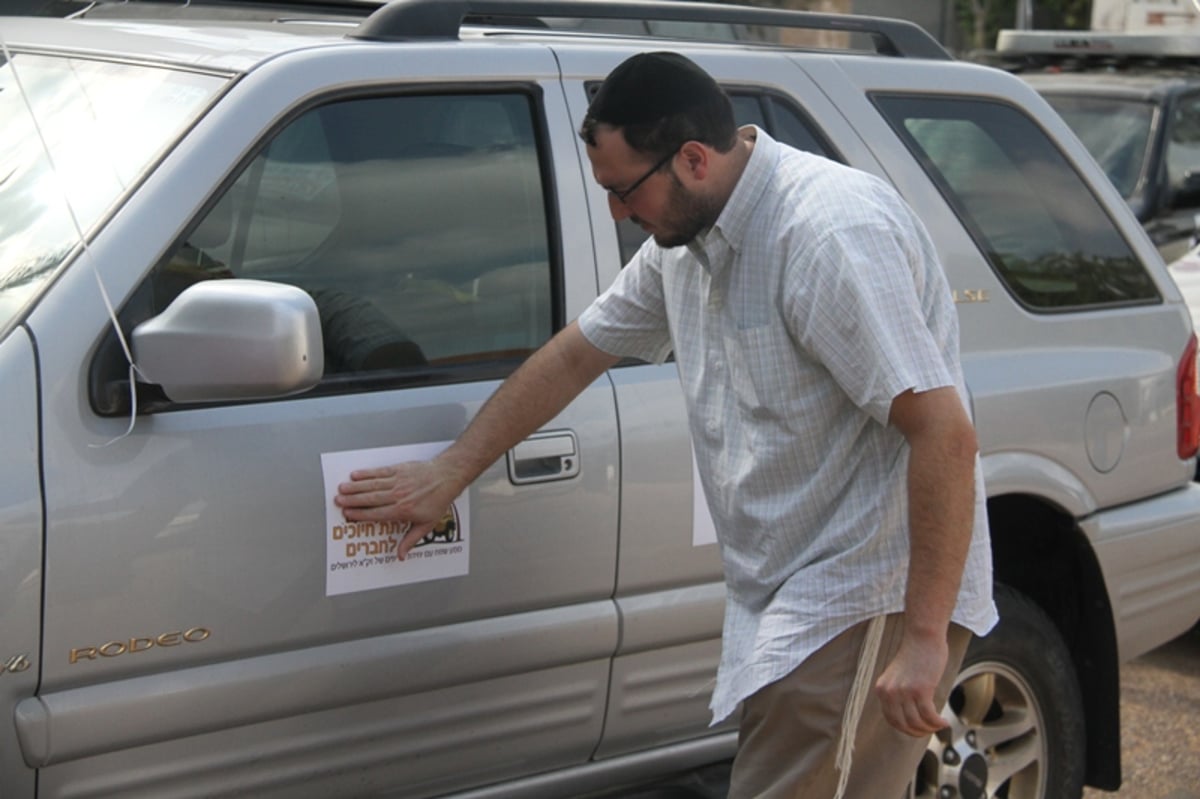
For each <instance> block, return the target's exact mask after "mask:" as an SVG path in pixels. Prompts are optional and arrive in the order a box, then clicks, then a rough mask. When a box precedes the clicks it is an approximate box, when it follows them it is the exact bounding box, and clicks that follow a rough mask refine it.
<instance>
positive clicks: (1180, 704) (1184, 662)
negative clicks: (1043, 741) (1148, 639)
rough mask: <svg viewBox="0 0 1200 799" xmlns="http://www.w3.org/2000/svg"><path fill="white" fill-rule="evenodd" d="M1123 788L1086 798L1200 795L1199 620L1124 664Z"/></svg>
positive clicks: (1192, 798) (1185, 798)
mask: <svg viewBox="0 0 1200 799" xmlns="http://www.w3.org/2000/svg"><path fill="white" fill-rule="evenodd" d="M1121 729H1122V734H1121V761H1122V770H1123V772H1124V776H1125V781H1124V784H1123V785H1122V786H1121V790H1120V791H1118V792H1116V793H1107V792H1104V791H1097V790H1094V789H1091V788H1089V789H1087V790H1086V791H1084V794H1083V795H1084V799H1200V625H1197V626H1196V627H1194V628H1192V630H1191V631H1190V632H1188V633H1186V634H1185V635H1183V636H1181V637H1180V638H1177V639H1176V640H1174V641H1172V642H1171V643H1169V644H1166V645H1165V646H1162V647H1160V648H1158V649H1156V650H1154V651H1153V652H1149V653H1147V654H1145V655H1142V656H1141V657H1140V658H1137V659H1136V660H1133V661H1131V662H1129V663H1126V664H1125V665H1124V666H1123V667H1122V669H1121Z"/></svg>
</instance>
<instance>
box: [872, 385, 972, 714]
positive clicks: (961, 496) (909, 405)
mask: <svg viewBox="0 0 1200 799" xmlns="http://www.w3.org/2000/svg"><path fill="white" fill-rule="evenodd" d="M888 420H889V422H890V423H891V424H893V425H895V427H896V428H897V429H899V430H900V432H901V433H902V434H903V435H904V437H905V439H906V440H907V441H908V444H909V446H910V448H911V452H910V454H909V463H908V503H909V538H910V547H911V557H910V561H909V567H908V586H907V591H906V594H905V606H904V634H903V637H902V638H901V642H900V649H899V651H898V652H897V653H896V656H895V657H894V658H893V659H892V662H891V663H890V664H888V667H887V668H886V669H885V670H884V672H883V674H882V675H880V678H879V680H878V681H877V682H876V686H875V689H876V691H877V692H878V694H879V697H880V700H881V702H882V704H883V712H884V715H885V716H886V717H887V719H888V721H889V722H890V723H891V724H892V726H894V727H896V728H897V729H899V730H900V731H902V732H905V733H907V734H909V735H913V736H922V735H929V734H931V733H934V732H936V731H937V730H939V729H942V728H943V727H945V726H946V724H945V721H944V720H943V719H942V718H941V715H940V714H939V708H937V707H936V706H935V705H934V703H933V695H934V691H935V690H936V687H937V684H938V681H939V679H940V678H941V676H942V673H943V672H944V671H945V669H946V662H947V659H948V657H949V655H948V651H947V650H948V646H947V642H946V636H947V633H948V631H949V627H950V616H951V614H952V613H953V612H954V605H955V602H956V601H957V598H958V589H959V584H960V582H961V580H962V571H963V564H964V563H965V562H966V557H967V549H968V548H969V546H970V543H971V533H972V530H973V527H974V520H975V456H976V453H977V451H978V444H977V442H976V439H975V429H974V426H973V425H972V424H971V420H970V418H969V417H968V416H967V412H966V410H965V409H964V408H963V405H962V402H961V400H960V399H959V395H958V392H957V391H956V390H955V389H954V388H939V389H934V390H932V391H926V392H922V393H919V394H918V393H915V392H913V391H907V392H905V393H904V394H901V395H900V396H898V397H896V398H895V399H894V400H893V401H892V407H891V412H890V414H889V417H888Z"/></svg>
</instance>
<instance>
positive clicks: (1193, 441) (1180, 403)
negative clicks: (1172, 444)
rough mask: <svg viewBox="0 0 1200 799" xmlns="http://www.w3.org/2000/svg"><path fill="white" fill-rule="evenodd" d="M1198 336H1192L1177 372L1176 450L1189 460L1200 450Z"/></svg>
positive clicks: (1181, 456)
mask: <svg viewBox="0 0 1200 799" xmlns="http://www.w3.org/2000/svg"><path fill="white" fill-rule="evenodd" d="M1197 378H1198V376H1197V369H1196V336H1195V334H1193V335H1192V337H1191V339H1189V340H1188V345H1187V347H1186V348H1184V350H1183V357H1182V358H1180V360H1179V369H1178V370H1176V372H1175V414H1176V439H1175V440H1176V450H1177V451H1178V453H1179V457H1180V458H1182V459H1185V460H1186V459H1187V458H1190V457H1192V456H1193V455H1195V454H1196V451H1197V450H1200V396H1198V395H1197V392H1198V391H1200V384H1198V383H1197Z"/></svg>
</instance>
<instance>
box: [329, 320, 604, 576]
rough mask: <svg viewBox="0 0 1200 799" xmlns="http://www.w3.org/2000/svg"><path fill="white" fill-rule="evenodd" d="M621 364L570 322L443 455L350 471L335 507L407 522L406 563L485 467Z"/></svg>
mask: <svg viewBox="0 0 1200 799" xmlns="http://www.w3.org/2000/svg"><path fill="white" fill-rule="evenodd" d="M618 360H619V359H618V358H617V357H616V356H613V355H609V354H608V353H606V352H604V351H602V350H599V349H597V348H596V347H594V346H593V345H592V344H591V343H590V342H589V341H588V340H587V339H586V338H585V337H584V335H583V333H581V332H580V330H579V326H578V325H577V324H575V323H574V322H572V323H571V324H570V325H568V326H567V327H565V328H564V329H563V330H562V331H560V332H559V333H558V334H557V335H556V336H554V338H552V339H550V341H548V342H547V343H546V344H545V345H543V346H542V347H541V348H540V349H539V350H538V351H537V352H535V353H534V354H533V355H531V356H530V357H529V359H528V360H527V361H525V363H523V364H522V365H521V366H520V368H518V369H517V371H515V372H513V374H512V375H511V376H510V377H509V378H508V379H507V380H505V381H504V383H502V384H501V386H500V388H498V389H497V390H496V393H495V394H493V395H492V396H491V398H489V399H488V401H487V402H486V403H484V405H483V407H482V408H481V409H480V410H479V413H478V414H477V415H476V416H475V418H474V419H473V420H472V421H471V423H470V424H469V425H468V426H467V429H466V430H464V431H463V433H462V435H460V436H459V437H458V440H456V441H455V442H454V443H453V444H451V445H450V446H449V447H448V448H447V449H446V450H445V451H444V452H442V453H441V454H440V455H438V456H437V457H436V458H434V459H433V460H430V461H425V462H414V463H403V464H397V465H395V466H386V467H383V468H378V469H362V470H360V471H356V472H353V473H352V474H351V475H350V481H349V482H347V483H342V484H341V485H339V486H338V495H337V497H335V499H334V502H336V503H337V505H338V506H339V507H340V508H342V512H343V514H344V515H345V517H346V519H347V520H348V521H368V520H370V521H396V522H401V523H407V524H410V525H411V527H410V529H409V530H408V532H407V533H406V534H405V536H404V539H403V540H402V541H401V542H400V547H399V549H398V554H399V556H400V557H401V558H403V557H404V556H405V554H407V553H408V551H409V550H410V549H412V547H413V546H414V545H415V544H416V543H417V542H418V541H420V540H421V539H422V538H423V537H424V536H425V534H426V533H428V532H429V530H431V529H432V528H433V526H434V525H435V524H436V523H437V522H438V520H439V519H440V518H441V516H442V514H443V513H444V512H445V510H446V508H447V507H449V505H450V503H451V502H453V501H454V498H455V497H457V496H458V495H459V494H461V493H462V492H463V491H464V490H465V489H466V488H467V486H469V485H470V484H471V482H472V481H474V480H475V478H477V477H478V476H479V475H480V474H481V473H482V472H483V471H484V470H485V469H487V468H488V466H490V465H491V464H492V463H494V462H495V461H496V460H497V459H498V458H499V457H500V456H501V455H503V454H504V452H505V451H506V450H508V449H509V448H511V447H513V446H515V445H516V444H517V443H519V442H520V441H522V440H523V439H524V438H525V437H527V436H528V435H529V434H530V433H532V432H534V431H535V430H537V429H538V428H539V427H541V426H542V425H543V424H545V423H546V422H548V421H549V420H550V419H552V418H554V416H555V415H557V414H558V413H559V412H560V411H561V410H562V409H563V408H565V407H566V406H567V405H568V404H569V403H570V402H571V400H572V399H574V398H575V397H576V396H577V395H578V394H579V393H580V392H581V391H583V389H585V388H586V387H587V386H588V385H589V384H590V383H591V382H592V381H594V380H595V379H596V378H598V377H599V376H600V375H601V374H603V373H604V371H605V370H606V369H608V368H609V367H611V366H612V365H613V364H615V363H616V362H617V361H618Z"/></svg>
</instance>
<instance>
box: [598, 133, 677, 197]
mask: <svg viewBox="0 0 1200 799" xmlns="http://www.w3.org/2000/svg"><path fill="white" fill-rule="evenodd" d="M677 152H679V148H678V147H676V148H675V149H674V150H672V151H671V152H669V153H667V154H666V155H665V156H663V159H662V160H661V161H659V162H658V163H656V164H655V165H654V166H652V167H650V170H649V171H648V172H646V174H644V175H642V176H641V177H640V178H638V179H637V180H635V181H634V182H633V185H632V186H630V187H629V188H627V189H625V190H624V191H617V190H616V189H609V190H608V193H609V194H611V195H612V196H614V197H616V198H617V199H618V200H620V201H621V202H622V203H624V202H625V198H627V197H628V196H629V195H631V194H633V193H634V192H635V191H637V190H638V188H639V187H641V185H642V184H643V183H645V182H646V181H647V180H649V179H650V176H651V175H653V174H654V173H655V172H657V171H658V170H660V169H662V168H663V167H664V166H666V165H667V162H668V161H670V160H671V159H672V158H674V157H675V153H677Z"/></svg>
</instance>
